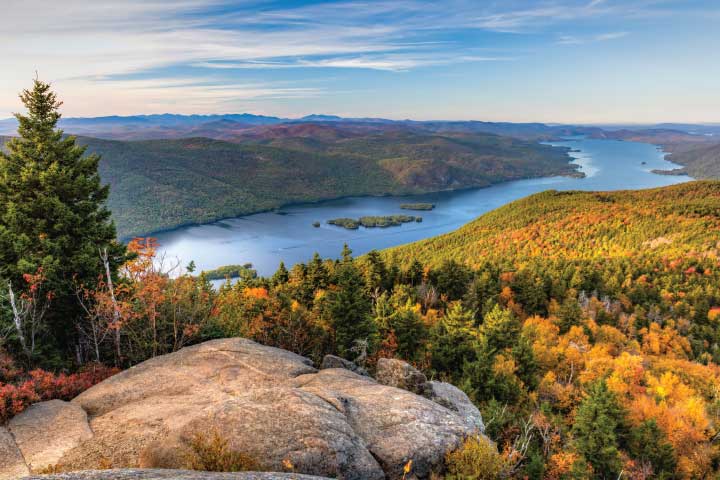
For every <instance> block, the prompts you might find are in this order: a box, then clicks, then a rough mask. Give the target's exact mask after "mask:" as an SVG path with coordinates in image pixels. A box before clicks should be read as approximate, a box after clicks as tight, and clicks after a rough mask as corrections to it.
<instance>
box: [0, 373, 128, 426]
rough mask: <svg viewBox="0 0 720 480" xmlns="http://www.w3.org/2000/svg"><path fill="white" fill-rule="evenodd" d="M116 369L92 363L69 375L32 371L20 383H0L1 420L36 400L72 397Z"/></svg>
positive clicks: (9, 417) (68, 398) (15, 413)
mask: <svg viewBox="0 0 720 480" xmlns="http://www.w3.org/2000/svg"><path fill="white" fill-rule="evenodd" d="M118 371H119V370H118V369H115V368H108V367H105V366H103V365H98V364H92V365H89V366H87V367H86V368H84V369H83V370H81V371H79V372H78V373H74V374H72V375H66V374H64V373H61V374H59V375H56V374H54V373H51V372H47V371H45V370H39V369H38V370H33V371H31V372H30V373H28V374H27V378H26V379H25V380H24V381H22V382H21V383H19V384H17V385H15V384H9V383H8V384H2V383H0V423H3V422H6V421H8V420H10V419H11V418H12V417H14V416H15V415H17V414H18V413H20V412H22V411H23V410H25V409H26V408H27V407H29V406H30V405H32V404H33V403H35V402H43V401H46V400H55V399H59V400H71V399H73V398H75V397H76V396H78V395H79V394H80V393H82V392H84V391H85V390H87V389H88V388H90V387H92V386H93V385H95V384H96V383H99V382H101V381H103V380H105V379H106V378H108V377H110V376H111V375H114V374H116V373H117V372H118Z"/></svg>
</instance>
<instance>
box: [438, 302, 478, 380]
mask: <svg viewBox="0 0 720 480" xmlns="http://www.w3.org/2000/svg"><path fill="white" fill-rule="evenodd" d="M475 330H476V329H475V327H474V315H473V312H471V311H469V310H467V309H465V308H463V306H462V304H461V303H460V302H453V303H452V304H450V307H449V308H448V310H447V312H445V315H444V316H443V317H442V318H441V319H440V320H439V321H438V322H437V323H436V324H435V325H434V326H433V330H432V337H431V338H432V359H431V365H432V368H433V370H435V371H437V372H443V373H450V374H451V375H458V374H459V372H460V371H461V370H462V367H463V364H464V363H465V362H473V361H474V360H475V348H474V343H475V339H476V335H475Z"/></svg>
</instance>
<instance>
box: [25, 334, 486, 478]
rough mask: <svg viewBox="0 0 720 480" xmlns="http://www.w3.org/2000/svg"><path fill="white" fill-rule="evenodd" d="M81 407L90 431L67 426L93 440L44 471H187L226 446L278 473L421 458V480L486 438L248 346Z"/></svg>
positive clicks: (140, 379) (364, 468) (105, 386)
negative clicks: (201, 446) (457, 450)
mask: <svg viewBox="0 0 720 480" xmlns="http://www.w3.org/2000/svg"><path fill="white" fill-rule="evenodd" d="M46 403H49V402H46ZM60 403H61V404H65V402H60ZM40 405H43V404H40ZM71 405H72V406H73V407H75V408H77V409H80V410H81V411H83V413H84V412H87V414H88V416H89V425H90V429H87V420H85V418H80V417H78V418H77V420H76V421H77V425H75V426H74V427H72V428H71V427H70V426H66V428H67V430H68V431H71V432H72V431H81V430H83V428H85V429H86V430H85V431H86V432H87V433H86V435H85V436H84V437H83V438H84V439H83V440H82V441H81V442H79V444H76V445H75V446H74V447H73V448H71V449H69V450H68V449H67V448H63V449H51V451H50V452H49V454H48V456H47V458H44V461H43V462H42V465H49V464H53V465H55V466H56V467H57V468H58V469H59V470H60V471H74V470H87V469H97V468H138V467H139V468H175V469H177V468H187V466H188V459H189V458H191V456H192V454H193V448H194V445H197V443H198V442H201V443H202V442H206V441H211V440H212V439H213V438H220V439H222V440H223V442H225V443H226V446H227V448H228V449H229V450H232V451H236V452H241V453H243V454H245V455H246V456H248V457H250V458H251V459H253V460H254V461H255V462H256V463H257V464H258V468H259V469H262V470H266V471H289V470H291V471H293V472H297V473H305V474H312V475H319V476H326V477H333V478H341V479H348V480H351V479H358V480H359V479H368V480H374V479H377V480H380V479H384V478H398V477H400V476H402V474H401V471H402V468H403V466H404V465H405V464H406V463H407V461H408V460H413V474H414V476H416V477H418V478H424V477H428V476H429V475H430V473H431V471H432V470H433V469H435V468H437V467H439V466H440V465H441V463H442V461H443V458H444V455H445V453H446V451H447V450H449V449H451V448H454V447H456V446H457V445H458V444H459V443H460V441H461V440H462V439H463V438H464V437H465V436H467V435H471V434H473V433H476V432H477V428H476V427H474V426H473V425H470V424H469V423H468V422H467V420H466V419H465V418H463V417H462V416H461V415H459V414H458V413H457V412H455V411H452V410H450V409H448V408H446V407H444V406H442V405H440V404H437V403H435V402H432V401H430V400H428V399H426V398H424V397H421V396H418V395H415V394H413V393H411V392H409V391H405V390H400V389H397V388H393V387H390V386H387V385H382V384H380V383H378V382H376V381H375V380H373V379H372V378H369V377H366V376H362V375H358V374H357V373H354V372H352V371H350V370H346V369H340V368H330V369H325V370H320V371H317V370H315V369H314V368H313V367H312V363H311V362H310V360H308V359H306V358H304V357H301V356H299V355H295V354H293V353H290V352H287V351H284V350H280V349H277V348H272V347H267V346H263V345H259V344H257V343H255V342H252V341H249V340H245V339H241V338H234V339H223V340H213V341H210V342H206V343H203V344H200V345H195V346H192V347H187V348H184V349H182V350H180V351H178V352H175V353H172V354H169V355H164V356H161V357H157V358H154V359H152V360H148V361H147V362H143V363H141V364H140V365H137V366H136V367H133V368H130V369H128V370H126V371H124V372H121V373H119V374H117V375H115V376H113V377H111V378H109V379H107V380H105V381H104V382H101V383H100V384H98V385H96V386H94V387H92V388H90V389H89V390H87V391H85V392H84V393H82V394H81V395H79V396H78V397H77V398H75V399H74V400H73V401H72V404H71ZM30 410H32V408H31V409H30ZM16 418H18V417H16ZM19 418H20V419H21V420H22V415H21V416H19ZM39 418H45V424H44V425H42V426H40V425H38V424H37V422H36V423H35V425H36V427H35V428H37V429H36V432H40V431H42V432H45V431H47V432H55V431H57V429H58V426H59V424H60V425H64V424H65V422H60V423H59V422H58V421H57V420H56V419H55V418H52V417H50V416H45V417H38V419H39ZM21 423H22V422H21ZM40 423H42V422H40ZM42 429H45V430H42ZM90 432H92V433H90ZM46 436H47V435H45V434H41V435H39V437H37V438H39V439H43V440H44V439H45V437H46ZM48 438H50V440H51V443H52V442H54V441H55V440H54V434H52V433H51V435H50V436H49V437H48ZM45 443H47V442H45ZM18 445H19V446H20V449H21V451H23V453H25V451H24V450H23V445H21V442H18ZM59 452H62V454H61V455H60V456H59V457H58V453H59ZM34 458H35V457H34ZM38 464H40V463H38ZM32 467H34V468H38V467H36V466H35V464H34V463H33V465H32ZM58 478H62V477H58ZM70 478H72V477H70ZM80 478H82V477H80ZM118 478H123V477H118ZM127 478H136V477H132V476H131V477H127ZM137 478H153V477H137ZM181 478H183V477H181Z"/></svg>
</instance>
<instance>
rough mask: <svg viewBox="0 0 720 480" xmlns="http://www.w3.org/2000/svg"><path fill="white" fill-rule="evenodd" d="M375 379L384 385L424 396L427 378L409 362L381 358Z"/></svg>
mask: <svg viewBox="0 0 720 480" xmlns="http://www.w3.org/2000/svg"><path fill="white" fill-rule="evenodd" d="M375 379H376V380H377V381H378V382H380V383H382V384H383V385H388V386H391V387H396V388H402V389H403V390H408V391H410V392H413V393H417V394H422V391H423V385H425V382H427V377H425V375H424V374H423V373H422V372H421V371H419V370H418V369H416V368H415V367H413V366H412V365H410V364H409V363H407V362H403V361H402V360H398V359H395V358H381V359H380V360H378V362H377V370H376V372H375Z"/></svg>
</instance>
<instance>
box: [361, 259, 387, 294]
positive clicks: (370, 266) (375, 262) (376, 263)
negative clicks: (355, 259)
mask: <svg viewBox="0 0 720 480" xmlns="http://www.w3.org/2000/svg"><path fill="white" fill-rule="evenodd" d="M363 263H364V272H365V282H366V283H367V287H368V290H369V291H370V292H371V293H372V292H374V291H375V290H378V289H382V290H385V289H388V288H389V287H390V286H391V285H389V284H388V272H387V268H386V266H385V262H384V261H383V259H382V257H381V256H380V253H378V251H377V250H372V251H370V252H368V254H367V255H366V256H365V261H364V262H363Z"/></svg>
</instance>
